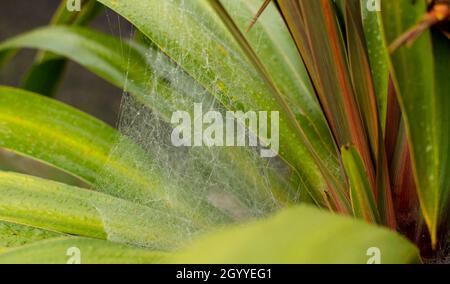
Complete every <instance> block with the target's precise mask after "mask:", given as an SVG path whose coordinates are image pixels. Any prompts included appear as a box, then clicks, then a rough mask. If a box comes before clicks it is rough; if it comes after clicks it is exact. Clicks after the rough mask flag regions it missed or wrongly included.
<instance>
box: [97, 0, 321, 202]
mask: <svg viewBox="0 0 450 284" xmlns="http://www.w3.org/2000/svg"><path fill="white" fill-rule="evenodd" d="M99 2H101V3H103V4H105V5H106V6H108V7H109V8H111V9H112V10H114V11H115V12H117V13H119V14H120V15H121V16H123V17H125V18H126V19H128V20H129V21H130V22H131V23H132V24H134V25H135V26H136V27H137V28H138V29H139V30H140V31H141V32H142V33H143V34H145V35H146V36H148V37H149V38H150V39H151V40H152V41H153V42H154V44H155V45H156V46H158V48H159V49H160V50H161V51H163V52H164V53H165V54H167V55H168V56H169V57H170V58H171V59H172V60H173V61H174V62H175V63H177V64H178V65H179V66H180V67H181V68H182V69H183V70H184V71H186V72H187V73H188V74H189V75H190V76H192V77H193V78H194V79H195V80H196V81H197V82H198V83H199V84H201V85H203V86H204V87H205V89H206V90H207V91H208V92H209V93H211V94H212V95H213V96H215V97H216V98H217V99H218V100H219V101H220V102H221V103H222V104H223V105H224V106H225V107H226V108H227V109H231V110H243V111H247V110H253V111H263V110H266V111H277V110H281V109H280V107H279V106H278V104H277V102H276V100H275V98H274V97H273V96H272V94H271V92H270V91H269V90H268V89H267V87H266V85H265V84H264V82H263V81H262V80H261V78H260V76H258V73H256V71H255V69H254V68H253V67H252V66H251V65H250V64H249V63H248V61H247V59H246V58H245V56H243V54H242V51H240V49H239V47H238V46H237V45H236V43H235V42H234V40H233V39H232V38H231V35H230V34H229V32H228V30H227V29H226V28H225V26H223V24H222V22H221V21H220V19H219V18H218V17H217V16H215V14H214V12H213V10H212V8H211V7H210V6H209V4H208V3H207V1H203V0H202V1H178V0H176V1H172V0H170V1H157V0H151V1H144V0H132V1H127V2H119V1H112V0H101V1H99ZM252 131H253V132H254V133H256V131H255V129H252ZM297 137H298V136H297V135H296V133H295V130H294V129H293V126H292V125H291V123H290V122H289V119H288V118H287V117H286V116H285V114H284V113H283V111H282V110H281V112H280V143H281V144H280V156H281V157H282V158H284V159H285V160H286V161H287V162H288V163H289V164H290V165H292V166H293V167H294V168H296V169H298V171H299V173H300V174H301V175H302V178H303V180H304V182H305V184H307V185H308V187H309V188H310V189H311V190H312V193H313V194H314V196H315V197H316V200H317V201H319V202H320V200H321V199H322V194H321V192H322V191H323V190H324V188H325V185H324V181H323V179H322V178H321V174H320V172H319V170H318V168H317V166H316V165H315V162H314V160H313V158H312V157H311V155H310V154H309V151H308V149H307V148H306V146H305V145H304V144H303V143H301V141H299V139H298V138H297Z"/></svg>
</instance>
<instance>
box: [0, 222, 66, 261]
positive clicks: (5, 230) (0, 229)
mask: <svg viewBox="0 0 450 284" xmlns="http://www.w3.org/2000/svg"><path fill="white" fill-rule="evenodd" d="M60 236H61V235H60V234H58V233H54V232H50V231H46V230H42V229H37V228H33V227H28V226H24V225H19V224H13V223H9V222H4V221H0V253H1V252H3V251H5V250H7V249H10V248H14V247H19V246H22V245H25V244H30V243H33V242H37V241H41V240H45V239H50V238H55V237H60Z"/></svg>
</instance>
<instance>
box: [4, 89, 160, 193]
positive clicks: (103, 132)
mask: <svg viewBox="0 0 450 284" xmlns="http://www.w3.org/2000/svg"><path fill="white" fill-rule="evenodd" d="M119 138H120V137H119V134H118V133H117V131H115V130H114V129H113V128H111V127H109V126H108V125H106V124H104V123H102V122H100V121H99V120H97V119H95V118H93V117H91V116H89V115H87V114H84V113H82V112H80V111H78V110H75V109H74V108H72V107H69V106H67V105H64V104H62V103H60V102H57V101H54V100H51V99H47V98H44V97H41V96H38V95H35V94H33V93H29V92H26V91H22V90H19V89H14V88H9V87H0V147H3V148H6V149H9V150H11V151H14V152H18V153H20V154H23V155H25V156H29V157H32V158H34V159H37V160H40V161H42V162H44V163H47V164H51V165H53V166H55V167H57V168H59V169H61V170H63V171H66V172H68V173H70V174H72V175H74V176H76V177H78V178H80V179H82V180H84V181H85V182H87V183H88V184H91V185H94V184H95V182H96V181H97V180H98V179H101V178H102V177H104V176H105V175H106V176H108V178H109V179H111V187H109V188H100V190H104V191H106V192H108V193H110V194H114V195H119V196H124V195H125V194H126V195H127V197H128V198H129V199H132V200H137V199H140V198H142V197H144V196H146V197H149V192H150V193H151V192H156V191H157V190H158V189H159V190H161V189H162V188H164V187H163V186H162V184H161V177H159V176H158V175H157V174H156V173H154V175H153V174H152V173H143V172H140V171H139V170H138V169H137V168H136V166H135V163H136V161H134V160H130V159H129V158H127V157H119V156H114V155H111V151H112V150H113V148H114V147H115V143H117V140H118V139H119ZM128 146H129V151H137V152H139V151H140V150H139V149H138V148H136V146H133V145H132V143H128ZM137 152H136V154H137ZM142 156H143V157H142V159H145V155H142ZM106 163H108V165H109V167H108V168H106V169H105V167H104V165H105V164H106ZM117 184H127V185H129V187H128V188H127V190H128V192H126V193H125V192H120V190H121V189H120V188H114V185H117ZM141 201H142V199H141Z"/></svg>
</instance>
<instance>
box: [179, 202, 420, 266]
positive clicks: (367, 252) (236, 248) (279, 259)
mask: <svg viewBox="0 0 450 284" xmlns="http://www.w3.org/2000/svg"><path fill="white" fill-rule="evenodd" d="M224 244H229V245H224ZM374 250H377V251H378V250H379V252H380V260H381V263H384V264H386V263H420V256H419V251H418V249H417V248H416V247H415V246H414V245H413V244H411V243H410V242H409V241H408V240H407V239H405V238H404V237H402V236H400V235H398V234H397V233H395V232H393V231H390V230H387V229H386V228H381V227H377V226H374V225H369V224H367V223H365V222H363V221H358V220H355V219H351V218H347V217H342V216H337V215H333V214H331V213H328V212H325V211H321V210H319V209H314V208H310V207H307V206H300V207H295V208H290V209H286V210H284V211H282V212H280V213H279V214H277V215H276V216H273V217H271V218H269V219H267V220H262V221H258V222H256V223H251V224H246V225H245V226H237V227H233V228H228V229H223V230H222V231H220V232H216V233H213V234H210V235H208V236H204V237H201V238H200V239H199V240H197V242H195V243H194V244H193V245H192V246H191V247H188V248H187V249H186V250H185V251H183V252H182V253H181V254H180V255H179V256H178V257H177V258H176V260H175V261H176V262H177V263H219V264H232V263H242V264H246V263H248V264H250V263H251V264H255V263H261V264H262V263H276V264H278V263H360V264H363V263H364V264H365V263H367V262H368V261H369V260H370V258H371V257H373V255H372V253H373V251H374Z"/></svg>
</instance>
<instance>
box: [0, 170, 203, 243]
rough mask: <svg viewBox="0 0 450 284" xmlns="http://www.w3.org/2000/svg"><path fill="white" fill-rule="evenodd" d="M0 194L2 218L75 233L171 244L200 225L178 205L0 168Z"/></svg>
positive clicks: (180, 241) (104, 237) (127, 241)
mask: <svg viewBox="0 0 450 284" xmlns="http://www.w3.org/2000/svg"><path fill="white" fill-rule="evenodd" d="M0 195H1V196H2V198H1V199H0V220H3V221H7V222H12V223H18V224H24V225H28V226H32V227H36V228H42V229H45V230H49V231H55V232H61V233H66V234H71V235H78V236H83V237H90V238H98V239H109V240H114V241H120V242H124V243H130V244H136V245H140V246H151V247H159V248H165V249H167V248H174V247H177V246H179V245H180V244H182V243H183V242H184V241H185V240H183V236H185V235H186V233H187V232H190V234H192V233H194V232H195V230H198V227H197V228H196V227H195V226H196V225H194V224H192V222H191V221H188V220H184V219H182V218H179V217H177V216H176V215H175V214H176V211H175V210H172V211H170V212H167V210H166V212H163V211H159V210H155V209H152V208H149V207H146V206H142V205H139V204H136V203H132V202H129V201H126V200H123V199H119V198H115V197H112V196H109V195H105V194H103V193H99V192H95V191H91V190H87V189H81V188H77V187H73V186H68V185H65V184H62V183H56V182H52V181H48V180H44V179H40V178H35V177H31V176H26V175H21V174H15V173H5V172H0ZM190 234H187V235H190Z"/></svg>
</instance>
